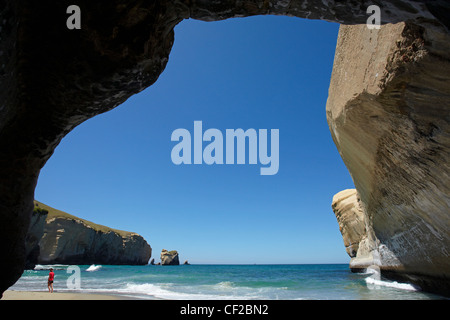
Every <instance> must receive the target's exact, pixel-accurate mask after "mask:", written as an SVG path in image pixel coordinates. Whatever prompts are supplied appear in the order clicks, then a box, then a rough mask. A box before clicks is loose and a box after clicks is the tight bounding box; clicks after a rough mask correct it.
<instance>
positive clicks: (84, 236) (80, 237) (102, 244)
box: [26, 201, 152, 269]
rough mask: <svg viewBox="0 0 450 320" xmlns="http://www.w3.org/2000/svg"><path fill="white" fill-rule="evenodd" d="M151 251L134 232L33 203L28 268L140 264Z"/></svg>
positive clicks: (146, 260)
mask: <svg viewBox="0 0 450 320" xmlns="http://www.w3.org/2000/svg"><path fill="white" fill-rule="evenodd" d="M151 253H152V248H151V247H150V245H149V244H148V243H147V242H146V241H145V239H144V238H143V237H142V236H140V235H138V234H137V233H133V232H127V231H121V230H116V229H111V228H109V227H105V226H102V225H99V224H95V223H92V222H90V221H87V220H84V219H80V218H78V217H75V216H73V215H70V214H68V213H65V212H63V211H59V210H56V209H54V208H51V207H49V206H47V205H45V204H43V203H40V202H38V201H35V210H34V213H33V217H32V221H31V224H30V229H29V232H28V235H27V242H26V254H27V261H26V262H27V263H26V267H27V268H29V269H30V268H33V267H34V266H35V265H36V264H57V263H59V264H86V265H92V264H113V265H114V264H119V265H124V264H128V265H143V264H147V263H148V260H149V259H150V257H151Z"/></svg>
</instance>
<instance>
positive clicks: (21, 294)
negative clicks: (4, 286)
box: [1, 290, 128, 300]
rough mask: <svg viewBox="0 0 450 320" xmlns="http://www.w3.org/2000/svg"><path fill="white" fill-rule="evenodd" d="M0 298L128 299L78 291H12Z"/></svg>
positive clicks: (6, 292)
mask: <svg viewBox="0 0 450 320" xmlns="http://www.w3.org/2000/svg"><path fill="white" fill-rule="evenodd" d="M1 300H128V299H127V298H126V297H121V296H114V295H104V294H91V293H82V292H80V293H78V292H53V293H49V292H45V291H13V290H7V291H5V292H4V293H3V298H2V299H1Z"/></svg>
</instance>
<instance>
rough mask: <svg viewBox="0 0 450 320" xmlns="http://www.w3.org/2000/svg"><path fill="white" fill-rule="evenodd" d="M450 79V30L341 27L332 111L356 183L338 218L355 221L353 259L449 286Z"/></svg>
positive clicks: (347, 238)
mask: <svg viewBox="0 0 450 320" xmlns="http://www.w3.org/2000/svg"><path fill="white" fill-rule="evenodd" d="M355 61H358V63H355ZM449 84H450V37H449V35H448V33H442V32H438V31H436V30H435V29H433V28H431V27H430V28H425V27H423V26H418V25H415V24H409V23H398V24H393V25H386V26H383V27H382V28H381V29H380V30H369V29H368V28H366V27H365V26H363V25H362V26H341V28H340V32H339V37H338V42H337V47H336V55H335V62H334V66H333V74H332V78H331V84H330V89H329V98H328V102H327V118H328V123H329V125H330V130H331V133H332V136H333V139H334V142H335V143H336V146H337V148H338V150H339V152H340V154H341V156H342V159H343V160H344V162H345V164H346V165H347V168H348V169H349V171H350V174H351V175H352V178H353V180H354V182H355V186H356V190H357V197H356V192H355V193H354V194H353V195H352V196H351V198H346V197H345V196H346V195H347V196H348V195H349V194H348V193H345V192H344V193H340V194H337V195H336V197H335V199H334V202H333V208H334V210H335V213H336V216H337V217H338V220H341V221H342V219H348V220H349V221H350V223H349V222H346V223H344V224H346V226H344V227H343V228H342V229H341V231H343V236H344V242H345V243H346V245H350V247H347V252H349V251H350V252H349V254H350V255H351V256H352V257H354V259H352V261H351V267H352V268H353V269H358V268H365V267H367V265H370V264H374V265H378V266H379V267H380V269H381V270H382V272H384V273H385V274H390V275H393V274H394V273H395V275H396V276H397V277H403V278H406V279H407V280H409V281H413V282H414V283H416V284H418V285H419V286H421V287H422V288H425V289H434V290H437V291H440V292H443V293H446V294H448V293H449V288H450V286H449V276H450V257H449V254H450V217H449V214H450V184H449V181H450V180H449V176H450V171H449V165H448V163H449V160H450V128H449V122H450V112H449V111H450V104H449V102H450V85H449ZM356 199H358V200H356ZM351 202H353V206H352V205H351ZM361 213H362V214H361ZM356 217H358V218H356ZM361 217H362V218H361ZM355 218H356V219H357V220H358V221H360V222H358V223H356V222H355ZM363 226H364V233H365V234H364V233H362V230H363V229H362V227H363ZM361 236H362V237H361ZM358 241H359V244H357V243H358ZM357 247H358V248H357ZM349 248H350V249H349ZM355 249H356V256H355V255H354V254H355Z"/></svg>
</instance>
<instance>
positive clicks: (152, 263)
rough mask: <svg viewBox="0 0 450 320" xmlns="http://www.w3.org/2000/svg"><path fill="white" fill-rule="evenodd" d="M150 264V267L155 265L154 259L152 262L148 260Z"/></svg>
mask: <svg viewBox="0 0 450 320" xmlns="http://www.w3.org/2000/svg"><path fill="white" fill-rule="evenodd" d="M150 264H151V265H152V266H154V265H155V259H154V258H152V260H150Z"/></svg>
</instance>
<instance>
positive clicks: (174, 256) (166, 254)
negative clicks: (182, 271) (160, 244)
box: [161, 249, 180, 266]
mask: <svg viewBox="0 0 450 320" xmlns="http://www.w3.org/2000/svg"><path fill="white" fill-rule="evenodd" d="M179 264H180V260H179V258H178V252H177V251H176V250H171V251H167V250H166V249H162V251H161V265H163V266H178V265H179Z"/></svg>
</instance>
